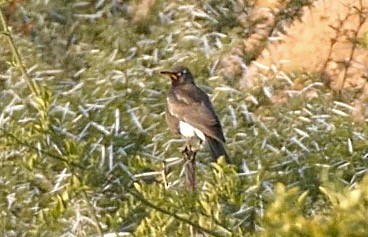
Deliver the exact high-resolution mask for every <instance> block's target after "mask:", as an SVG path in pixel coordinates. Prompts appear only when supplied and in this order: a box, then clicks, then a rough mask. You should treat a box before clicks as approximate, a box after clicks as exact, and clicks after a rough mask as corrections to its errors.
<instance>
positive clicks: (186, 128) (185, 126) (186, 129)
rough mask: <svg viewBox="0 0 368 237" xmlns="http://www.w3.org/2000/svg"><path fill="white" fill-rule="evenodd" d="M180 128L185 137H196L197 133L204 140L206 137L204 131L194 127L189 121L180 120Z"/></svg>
mask: <svg viewBox="0 0 368 237" xmlns="http://www.w3.org/2000/svg"><path fill="white" fill-rule="evenodd" d="M179 130H180V133H181V135H183V136H184V137H194V136H195V135H197V136H198V137H199V138H200V139H201V140H203V141H204V140H205V139H206V138H205V136H204V134H203V132H201V131H200V130H198V129H197V128H195V127H193V126H192V125H190V124H189V123H186V122H183V121H180V122H179Z"/></svg>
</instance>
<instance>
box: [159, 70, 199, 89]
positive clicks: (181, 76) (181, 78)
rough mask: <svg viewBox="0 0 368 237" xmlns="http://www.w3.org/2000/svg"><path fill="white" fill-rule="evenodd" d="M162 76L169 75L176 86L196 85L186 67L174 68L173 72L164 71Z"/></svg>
mask: <svg viewBox="0 0 368 237" xmlns="http://www.w3.org/2000/svg"><path fill="white" fill-rule="evenodd" d="M161 74H165V75H168V76H169V77H170V79H171V81H172V83H173V84H175V85H179V84H186V83H194V78H193V76H192V73H190V71H189V69H188V68H186V67H184V66H178V67H174V68H173V69H171V71H162V72H161Z"/></svg>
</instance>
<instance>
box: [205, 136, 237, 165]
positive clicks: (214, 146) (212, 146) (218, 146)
mask: <svg viewBox="0 0 368 237" xmlns="http://www.w3.org/2000/svg"><path fill="white" fill-rule="evenodd" d="M206 141H207V145H208V148H209V150H210V153H211V156H212V159H213V160H214V161H216V160H217V159H218V158H219V157H220V156H224V157H225V160H226V162H227V163H231V162H230V158H229V155H228V154H227V152H226V151H225V148H224V146H223V144H222V142H220V141H217V140H216V139H213V138H211V137H207V136H206Z"/></svg>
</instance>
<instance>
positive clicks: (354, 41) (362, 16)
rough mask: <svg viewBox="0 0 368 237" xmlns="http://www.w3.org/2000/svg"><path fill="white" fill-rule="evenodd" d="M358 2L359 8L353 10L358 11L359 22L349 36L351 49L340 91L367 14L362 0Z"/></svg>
mask: <svg viewBox="0 0 368 237" xmlns="http://www.w3.org/2000/svg"><path fill="white" fill-rule="evenodd" d="M359 4H360V6H359V7H360V8H359V9H358V8H355V10H356V12H357V13H358V16H359V24H358V26H357V28H356V30H355V31H354V32H353V33H354V35H353V37H352V38H351V43H352V46H351V51H350V55H349V58H348V61H347V62H346V63H345V70H344V76H343V78H342V82H341V87H340V92H341V91H342V90H343V89H344V86H345V81H346V78H347V76H348V72H349V68H350V66H351V62H352V61H353V57H354V53H355V50H356V49H357V47H358V44H357V39H358V35H359V31H360V30H361V28H362V26H363V24H364V22H365V20H366V19H367V16H366V15H365V13H364V7H363V2H362V0H359Z"/></svg>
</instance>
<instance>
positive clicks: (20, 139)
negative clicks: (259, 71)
mask: <svg viewBox="0 0 368 237" xmlns="http://www.w3.org/2000/svg"><path fill="white" fill-rule="evenodd" d="M15 2H17V4H18V7H17V8H16V10H14V11H11V10H12V9H10V7H9V5H6V4H5V3H4V4H3V8H2V11H3V13H4V14H5V16H6V17H5V19H4V20H5V21H6V22H8V24H9V27H8V29H10V30H11V31H10V32H7V30H6V29H2V30H3V33H4V34H3V35H2V37H1V38H0V44H1V47H0V51H1V55H2V58H1V65H0V73H1V77H0V78H1V86H2V88H1V89H2V90H1V91H0V96H1V100H0V106H1V114H0V140H1V142H0V150H1V156H0V158H1V174H0V198H1V202H0V209H1V212H0V220H1V221H0V232H1V234H2V236H87V235H97V234H98V235H103V234H107V233H115V234H116V235H118V234H119V235H121V236H123V235H127V236H130V235H131V236H190V235H191V234H193V233H203V234H204V235H205V236H231V235H233V236H248V235H255V236H366V235H367V233H368V224H367V221H366V220H367V219H368V178H367V177H365V176H366V175H365V173H366V171H367V162H368V155H367V154H368V148H367V126H366V124H365V123H364V122H354V121H355V120H354V119H352V117H351V116H350V114H351V112H352V110H353V109H354V108H353V107H351V106H350V105H349V104H348V103H347V101H341V100H340V99H339V96H338V95H335V94H334V93H332V92H331V91H330V90H329V88H327V87H326V86H325V85H323V84H322V83H321V82H320V77H319V75H315V74H307V73H304V74H301V73H296V74H295V75H288V76H286V75H284V74H283V73H282V72H277V71H275V72H274V77H272V78H267V79H264V81H263V82H262V83H261V84H260V85H259V87H257V88H252V89H248V90H239V89H238V88H237V83H236V80H237V78H223V77H220V76H218V75H217V72H216V65H217V63H218V60H219V59H220V58H221V55H222V54H223V53H224V52H226V51H227V50H229V49H230V48H232V47H233V46H234V45H235V44H236V43H237V42H238V41H240V40H241V39H242V37H246V36H247V33H248V31H250V29H242V28H241V26H240V23H239V22H238V21H237V20H236V14H237V13H238V12H236V11H234V9H238V8H239V6H236V4H239V3H235V2H236V1H216V0H212V1H199V2H197V1H182V2H180V3H176V2H175V1H172V2H171V1H169V2H168V3H167V2H165V1H141V2H140V1H96V2H95V3H93V4H92V3H90V2H85V1H78V0H74V1H73V0H72V1H63V0H55V1H46V0H45V1H43V0H39V1H24V2H23V1H15ZM142 2H145V3H146V4H143V3H142ZM239 2H241V1H239ZM297 2H298V4H300V5H298V4H296V1H295V4H296V5H295V4H294V5H292V7H293V9H296V8H297V5H298V6H299V8H300V7H301V6H302V5H303V4H307V3H308V2H307V1H297ZM7 4H14V3H7ZM237 7H238V8H237ZM242 7H243V11H245V10H246V9H249V8H251V7H252V5H251V4H249V6H248V5H246V4H243V5H242ZM5 21H4V22H5ZM9 36H11V37H12V39H13V43H14V45H15V47H16V48H15V49H14V48H12V46H14V45H13V44H12V43H11V42H10V41H9V39H10V38H9ZM17 51H18V52H19V53H20V56H19V57H17V54H16V52H17ZM174 64H185V65H187V66H188V67H189V68H190V69H191V70H192V71H193V73H194V74H195V76H196V79H197V82H198V84H200V85H201V86H202V87H203V88H204V89H205V90H206V91H207V92H209V93H210V94H211V95H212V98H213V103H214V105H215V107H216V111H217V113H218V114H219V115H220V118H221V122H222V124H223V127H224V132H225V134H226V137H227V139H228V141H227V144H226V147H227V150H228V152H229V154H230V156H231V157H232V159H233V161H234V164H231V165H229V164H225V163H224V162H223V161H222V160H219V162H217V163H211V162H210V159H209V157H208V152H207V151H205V150H202V151H201V152H200V153H199V155H198V157H197V191H195V192H188V190H186V188H185V185H184V174H183V170H182V168H183V161H182V159H181V153H180V147H181V146H183V144H184V140H180V139H179V138H178V137H175V136H174V135H172V134H171V133H170V132H169V131H168V129H167V127H166V124H165V122H164V118H163V111H164V103H165V97H166V91H167V89H168V87H169V82H168V80H167V78H164V77H162V76H161V75H160V74H159V73H158V72H159V71H160V70H162V69H168V68H170V67H171V66H172V65H174ZM23 69H24V70H23ZM296 83H298V87H299V89H296V87H295V86H294V85H295V84H296ZM211 88H212V89H211ZM275 98H279V99H278V100H275Z"/></svg>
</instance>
